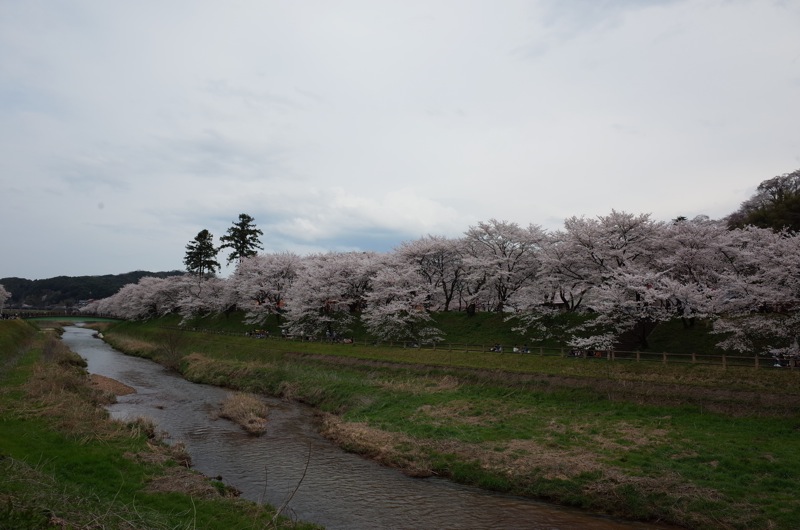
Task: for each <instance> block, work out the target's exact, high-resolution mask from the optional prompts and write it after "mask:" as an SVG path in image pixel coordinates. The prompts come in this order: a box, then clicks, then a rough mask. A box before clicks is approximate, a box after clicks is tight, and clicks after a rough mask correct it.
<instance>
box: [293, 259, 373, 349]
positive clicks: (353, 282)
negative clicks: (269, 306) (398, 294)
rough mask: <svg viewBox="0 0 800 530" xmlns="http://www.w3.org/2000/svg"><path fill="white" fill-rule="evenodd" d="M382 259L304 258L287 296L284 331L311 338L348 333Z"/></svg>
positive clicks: (361, 307)
mask: <svg viewBox="0 0 800 530" xmlns="http://www.w3.org/2000/svg"><path fill="white" fill-rule="evenodd" d="M382 259H383V258H382V257H381V256H380V255H378V254H375V253H371V252H329V253H327V254H316V255H312V256H308V257H306V258H304V259H303V263H302V267H301V268H300V269H299V270H298V277H297V279H296V281H295V282H294V283H293V284H292V289H291V290H290V292H289V294H288V296H287V303H286V314H285V317H286V320H287V323H286V325H285V326H284V329H285V330H286V331H287V332H288V333H290V334H293V335H302V336H314V337H319V336H328V337H342V336H344V335H346V334H347V333H349V332H350V331H351V330H352V326H353V324H354V322H355V320H356V318H358V317H359V316H360V313H361V311H362V309H363V308H364V303H365V296H366V294H367V293H368V292H369V289H370V288H371V279H372V277H373V276H374V274H375V272H376V271H377V270H378V269H379V268H380V267H381V260H382Z"/></svg>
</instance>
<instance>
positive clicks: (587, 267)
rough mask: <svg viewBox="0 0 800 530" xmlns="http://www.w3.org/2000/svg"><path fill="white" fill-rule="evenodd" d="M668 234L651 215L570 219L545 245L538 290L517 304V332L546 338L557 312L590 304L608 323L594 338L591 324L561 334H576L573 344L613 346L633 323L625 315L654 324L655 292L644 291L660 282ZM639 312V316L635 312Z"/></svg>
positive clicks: (527, 291) (532, 287)
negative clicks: (656, 264) (657, 273)
mask: <svg viewBox="0 0 800 530" xmlns="http://www.w3.org/2000/svg"><path fill="white" fill-rule="evenodd" d="M662 231H663V224H661V223H657V222H654V221H652V220H651V219H650V216H649V214H641V215H635V214H630V213H626V212H617V211H616V210H612V211H611V213H610V214H609V215H606V216H599V217H597V218H585V217H570V218H569V219H566V220H565V221H564V230H561V231H558V232H556V233H554V234H551V235H550V237H549V240H547V241H543V242H542V243H541V244H540V247H541V252H539V253H538V257H539V259H540V261H541V264H542V269H541V271H540V278H541V279H540V281H539V282H538V285H536V284H529V285H526V286H525V287H524V288H523V289H521V290H520V291H519V293H517V296H516V297H515V299H514V302H515V306H516V307H517V309H518V313H516V314H515V315H513V317H512V318H514V319H515V320H516V321H517V322H518V325H517V326H516V327H515V329H516V330H517V331H519V332H521V333H523V334H530V333H537V334H538V333H541V332H542V330H543V328H544V327H545V325H548V326H549V325H550V324H552V322H553V320H554V319H553V318H552V317H553V315H554V313H555V312H556V311H558V310H560V309H561V308H563V309H565V310H568V311H576V310H578V309H579V308H580V307H582V306H583V305H585V304H588V305H589V307H590V308H591V309H592V310H593V311H594V312H595V314H598V313H599V314H601V315H602V314H603V312H604V311H606V312H608V315H607V317H606V318H604V319H602V320H597V319H595V320H597V322H596V325H595V326H594V327H593V328H591V332H589V331H588V330H587V327H586V326H587V325H586V324H584V325H581V326H579V327H577V328H575V329H559V330H558V331H559V332H560V333H562V334H572V336H573V340H578V338H579V337H582V338H581V339H580V340H584V339H586V340H589V341H595V342H596V343H598V344H599V343H603V344H605V345H608V343H609V341H610V340H611V339H610V337H612V336H616V335H615V334H618V333H619V332H620V330H621V329H622V328H623V327H624V326H626V325H628V324H629V323H630V319H629V318H628V317H626V318H623V315H628V314H630V315H634V314H637V315H638V316H639V317H640V318H645V319H646V318H650V317H648V316H647V311H646V310H645V305H646V304H645V303H646V302H652V301H654V300H653V292H651V291H648V292H647V293H644V292H642V291H641V289H640V287H641V285H643V284H645V283H647V281H652V280H654V279H655V278H654V276H653V275H654V271H652V270H651V269H650V266H651V264H652V263H653V261H654V259H655V258H656V256H657V252H658V250H659V241H660V239H661V233H662ZM633 267H635V269H631V270H630V271H627V272H626V269H629V268H633ZM645 294H646V295H647V296H644V297H643V295H645ZM628 299H630V300H628ZM634 308H635V309H636V310H637V311H635V312H633V309H634ZM587 332H588V333H589V335H590V336H589V337H588V338H587V337H586V334H587Z"/></svg>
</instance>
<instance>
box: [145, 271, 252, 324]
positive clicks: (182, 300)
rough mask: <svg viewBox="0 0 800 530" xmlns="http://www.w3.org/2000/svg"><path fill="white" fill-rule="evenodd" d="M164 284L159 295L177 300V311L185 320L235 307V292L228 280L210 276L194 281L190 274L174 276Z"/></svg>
mask: <svg viewBox="0 0 800 530" xmlns="http://www.w3.org/2000/svg"><path fill="white" fill-rule="evenodd" d="M172 278H173V279H172V281H170V282H168V283H167V284H165V285H164V287H165V288H164V289H163V290H162V293H161V295H162V296H163V297H164V298H165V299H169V300H176V301H177V306H178V309H177V312H178V313H180V315H181V316H182V317H183V321H182V322H186V321H187V320H189V319H190V318H192V317H197V316H205V315H214V314H222V313H227V312H229V311H231V310H232V309H234V308H236V307H237V299H236V294H235V292H233V290H232V285H231V282H230V281H229V280H225V279H221V278H216V277H210V278H205V279H203V280H202V281H199V282H198V281H196V280H195V279H193V278H192V277H191V276H175V277H172Z"/></svg>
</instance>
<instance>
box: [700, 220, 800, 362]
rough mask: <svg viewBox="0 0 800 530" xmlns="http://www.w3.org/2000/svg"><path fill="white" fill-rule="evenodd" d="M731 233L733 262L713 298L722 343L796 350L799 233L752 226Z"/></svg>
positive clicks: (750, 348) (727, 346)
mask: <svg viewBox="0 0 800 530" xmlns="http://www.w3.org/2000/svg"><path fill="white" fill-rule="evenodd" d="M732 234H733V236H732V241H733V243H732V244H730V245H729V250H728V252H729V254H730V255H731V262H732V265H731V267H730V268H729V270H728V271H726V274H725V275H724V276H723V278H722V280H721V281H720V286H719V288H718V289H717V290H715V291H714V292H713V293H712V297H711V302H710V306H711V307H712V308H713V315H714V318H715V321H714V330H715V332H717V333H720V334H722V335H723V337H724V338H723V340H722V341H721V342H720V344H719V346H721V347H723V348H725V349H731V350H736V351H760V352H761V353H765V352H770V353H772V354H786V353H791V354H792V355H797V354H798V353H799V352H797V341H798V335H799V334H800V237H798V235H796V234H792V233H788V232H778V233H775V232H773V231H772V230H769V229H761V228H756V227H753V226H747V227H745V228H743V229H739V230H733V231H732Z"/></svg>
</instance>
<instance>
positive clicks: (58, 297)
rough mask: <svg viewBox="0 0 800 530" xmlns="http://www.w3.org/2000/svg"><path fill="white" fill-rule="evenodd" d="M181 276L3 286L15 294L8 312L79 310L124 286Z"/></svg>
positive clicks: (138, 274)
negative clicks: (90, 301)
mask: <svg viewBox="0 0 800 530" xmlns="http://www.w3.org/2000/svg"><path fill="white" fill-rule="evenodd" d="M181 274H184V272H183V271H169V272H149V271H133V272H127V273H125V274H106V275H103V276H56V277H55V278H47V279H45V280H26V279H25V278H0V284H2V285H3V287H5V288H6V291H8V292H10V293H11V298H10V299H9V300H7V301H6V304H5V306H6V308H17V309H19V308H23V307H31V308H35V309H53V308H63V307H68V308H69V307H76V306H78V305H80V304H81V303H82V302H85V301H87V300H99V299H101V298H107V297H109V296H111V295H112V294H114V293H116V292H117V291H119V290H120V289H121V288H122V287H123V286H125V285H127V284H129V283H137V282H138V281H139V280H140V279H141V278H143V277H145V276H156V277H158V278H165V277H167V276H176V275H181Z"/></svg>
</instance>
